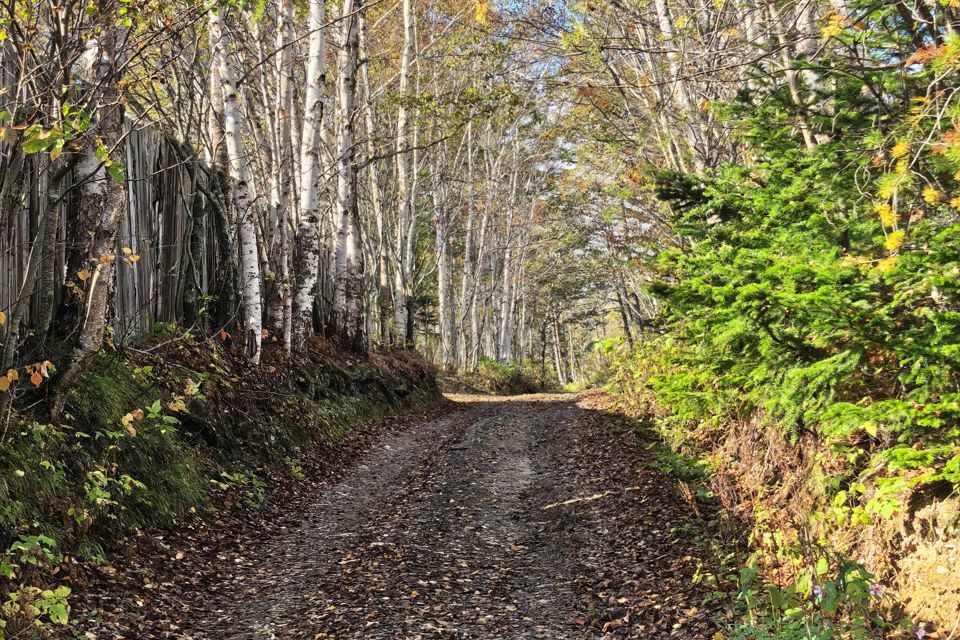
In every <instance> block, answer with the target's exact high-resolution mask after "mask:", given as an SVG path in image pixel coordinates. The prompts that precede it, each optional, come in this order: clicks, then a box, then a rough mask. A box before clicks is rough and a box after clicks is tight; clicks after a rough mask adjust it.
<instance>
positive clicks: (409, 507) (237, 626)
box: [97, 395, 715, 640]
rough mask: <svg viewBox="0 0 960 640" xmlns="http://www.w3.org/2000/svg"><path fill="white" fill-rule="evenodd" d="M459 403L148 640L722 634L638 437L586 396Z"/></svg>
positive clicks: (333, 485) (682, 517)
mask: <svg viewBox="0 0 960 640" xmlns="http://www.w3.org/2000/svg"><path fill="white" fill-rule="evenodd" d="M450 398H451V400H453V402H454V403H455V405H454V408H453V410H452V411H451V412H449V413H448V414H446V415H444V416H443V417H441V418H439V419H431V420H429V421H426V422H423V423H421V424H419V425H415V426H413V427H411V428H409V429H405V430H403V431H400V432H398V433H393V434H390V435H387V436H385V437H384V438H383V439H381V440H379V441H378V442H377V443H376V444H374V445H373V446H372V448H370V449H369V450H368V451H367V453H366V454H365V455H363V456H361V457H360V458H359V459H358V460H357V461H356V462H355V463H354V464H352V465H351V467H350V468H349V469H348V470H346V471H345V473H344V474H342V475H341V476H340V477H339V478H338V479H336V480H334V481H331V482H330V483H329V484H328V485H326V486H325V487H323V488H322V489H321V490H320V493H319V495H317V496H316V499H315V500H314V501H312V502H311V503H310V506H309V507H308V508H306V509H305V511H304V513H303V514H302V519H300V520H299V523H298V524H297V525H296V526H295V527H290V528H289V529H288V530H287V531H286V532H285V533H284V534H283V535H276V536H273V537H268V539H266V540H265V541H264V542H263V544H262V545H261V546H260V547H259V548H258V549H257V550H256V553H250V551H249V549H248V550H247V552H245V553H243V554H237V557H234V558H230V557H222V556H221V558H222V559H221V561H220V562H219V563H217V569H216V575H212V576H207V577H205V578H204V579H203V580H202V581H201V584H202V585H203V586H202V587H201V588H198V587H196V586H194V587H191V586H190V584H181V585H176V584H171V585H170V591H175V592H177V597H176V598H175V600H173V601H172V600H171V599H170V598H167V599H166V602H167V607H168V609H167V611H166V612H165V616H163V617H166V619H167V620H168V621H169V620H172V619H175V620H176V621H177V622H176V625H175V626H174V627H173V628H171V627H169V626H167V627H166V630H165V631H161V630H160V629H158V628H154V629H152V630H150V631H148V630H146V629H142V630H140V631H139V632H138V636H139V637H170V638H184V639H190V640H206V639H211V640H228V639H229V640H240V639H243V640H268V639H274V640H281V639H301V638H305V639H319V638H391V639H392V638H396V639H406V638H411V639H415V638H518V639H522V638H550V639H561V638H563V639H567V638H624V637H630V638H691V639H697V638H712V637H713V633H714V631H715V628H714V627H713V626H712V624H711V622H710V615H711V614H710V613H709V612H708V611H706V610H704V609H703V607H702V604H701V602H702V599H703V595H704V592H702V591H701V590H700V589H701V588H700V587H697V586H695V585H693V584H692V581H691V576H692V574H693V572H694V571H695V570H696V567H697V565H698V563H699V562H700V560H699V559H698V557H697V554H696V546H695V545H694V544H693V543H692V541H691V537H690V536H689V532H690V531H691V530H692V529H693V528H694V525H693V524H692V522H693V517H694V516H693V513H692V511H691V508H690V507H688V506H686V505H685V504H684V502H683V501H682V500H681V499H679V497H678V496H677V494H676V493H675V492H674V491H673V489H672V488H671V487H672V483H670V482H669V481H666V480H665V478H664V477H663V476H661V475H660V474H659V473H658V472H655V471H653V470H652V469H650V468H649V466H647V465H645V464H644V456H645V455H648V454H646V450H645V448H644V446H643V443H642V442H641V441H639V440H638V439H637V437H636V435H635V434H634V433H633V431H632V430H629V429H623V428H618V427H617V423H616V422H615V421H612V419H611V418H610V417H609V415H608V414H606V413H604V412H602V411H594V410H590V409H589V408H585V407H584V404H583V402H582V400H579V399H578V398H576V397H574V396H571V395H528V396H517V397H511V398H499V397H498V398H491V397H486V396H451V397H450ZM173 580H175V581H179V580H178V579H176V578H174V579H173ZM195 582H196V581H195ZM191 589H193V592H191ZM201 590H202V592H201V593H198V592H197V591H201ZM171 606H172V607H173V608H176V609H179V611H176V612H173V611H170V607H171ZM148 617H156V616H153V615H150V616H148ZM97 637H98V638H103V637H109V636H103V635H99V634H98V635H97ZM125 637H130V636H125Z"/></svg>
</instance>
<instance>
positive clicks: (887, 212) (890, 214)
mask: <svg viewBox="0 0 960 640" xmlns="http://www.w3.org/2000/svg"><path fill="white" fill-rule="evenodd" d="M874 211H876V212H877V215H878V216H879V217H880V222H881V223H883V225H884V226H886V227H892V226H893V225H894V224H895V223H896V221H897V214H896V213H894V211H893V208H892V207H891V206H890V205H889V204H887V203H886V202H881V203H879V204H877V205H876V207H874Z"/></svg>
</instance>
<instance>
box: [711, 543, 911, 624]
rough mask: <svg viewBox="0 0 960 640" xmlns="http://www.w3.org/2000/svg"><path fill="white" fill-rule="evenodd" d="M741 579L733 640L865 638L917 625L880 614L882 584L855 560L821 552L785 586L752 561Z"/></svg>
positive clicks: (741, 571)
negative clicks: (891, 620) (768, 579)
mask: <svg viewBox="0 0 960 640" xmlns="http://www.w3.org/2000/svg"><path fill="white" fill-rule="evenodd" d="M737 583H738V586H739V589H738V591H737V593H736V602H737V608H738V609H739V610H740V614H741V616H740V622H739V623H738V624H737V625H736V627H735V628H734V630H733V632H732V633H731V634H730V637H731V638H732V639H733V640H767V639H769V640H774V639H776V640H840V639H849V640H866V639H868V638H882V637H887V635H886V634H887V633H888V632H890V631H892V630H894V629H897V628H899V629H910V628H912V625H911V624H910V623H909V622H903V623H899V624H891V623H889V622H887V621H886V620H885V619H884V618H883V616H881V615H879V614H878V611H879V607H880V604H881V601H882V600H883V598H884V592H883V589H882V588H881V587H880V586H879V585H877V584H876V583H875V582H874V577H873V576H872V575H870V573H868V572H867V571H866V570H864V568H863V567H861V566H860V565H858V564H856V563H852V562H846V561H839V562H836V563H833V564H831V563H830V562H829V561H828V559H827V557H825V556H821V557H820V558H819V559H818V560H817V561H816V562H815V563H814V565H813V566H812V567H810V568H809V569H808V570H806V571H805V572H804V573H803V574H802V575H801V577H800V579H799V580H798V581H797V582H796V583H795V584H793V585H790V586H788V587H785V588H781V587H777V586H776V585H773V584H770V583H766V582H764V581H763V579H762V574H761V572H760V570H759V569H758V568H757V567H755V566H747V567H743V568H741V569H740V570H739V572H738V580H737Z"/></svg>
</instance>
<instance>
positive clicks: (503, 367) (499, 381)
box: [464, 357, 543, 394]
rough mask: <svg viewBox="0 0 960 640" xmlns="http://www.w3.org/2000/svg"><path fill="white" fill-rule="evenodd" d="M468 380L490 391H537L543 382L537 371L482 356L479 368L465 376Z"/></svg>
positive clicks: (475, 385)
mask: <svg viewBox="0 0 960 640" xmlns="http://www.w3.org/2000/svg"><path fill="white" fill-rule="evenodd" d="M464 378H465V380H466V382H467V383H468V384H470V385H472V386H474V387H477V388H479V389H483V390H484V391H489V392H490V393H504V394H512V393H536V392H537V391H543V384H542V383H541V382H540V381H539V379H538V377H537V374H536V372H534V371H533V370H532V369H529V368H525V367H521V366H520V365H518V364H515V363H513V362H509V363H506V364H504V363H500V362H497V361H496V360H491V359H490V358H483V357H481V358H480V360H479V362H478V363H477V370H476V371H474V372H472V373H468V374H466V375H465V376H464Z"/></svg>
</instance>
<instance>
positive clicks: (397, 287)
mask: <svg viewBox="0 0 960 640" xmlns="http://www.w3.org/2000/svg"><path fill="white" fill-rule="evenodd" d="M402 2H403V52H402V53H401V55H400V87H399V90H398V93H399V101H400V104H399V106H398V107H397V151H396V164H397V234H398V238H397V250H398V251H399V256H398V260H397V269H396V270H395V272H394V273H395V284H394V322H395V323H396V332H397V335H398V336H402V339H403V340H404V341H406V338H407V324H408V322H409V318H408V316H409V313H410V309H409V307H408V304H409V303H408V297H409V295H408V294H409V287H410V282H409V279H410V277H411V276H412V274H411V273H407V264H408V256H407V255H406V254H407V249H408V243H407V242H406V239H407V237H408V236H407V231H408V228H409V226H410V225H411V221H412V220H413V194H412V188H411V184H410V181H411V179H410V150H409V149H408V146H409V140H408V136H409V133H408V118H409V109H408V105H407V100H408V99H409V96H410V65H411V62H412V60H413V5H412V0H402Z"/></svg>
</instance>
